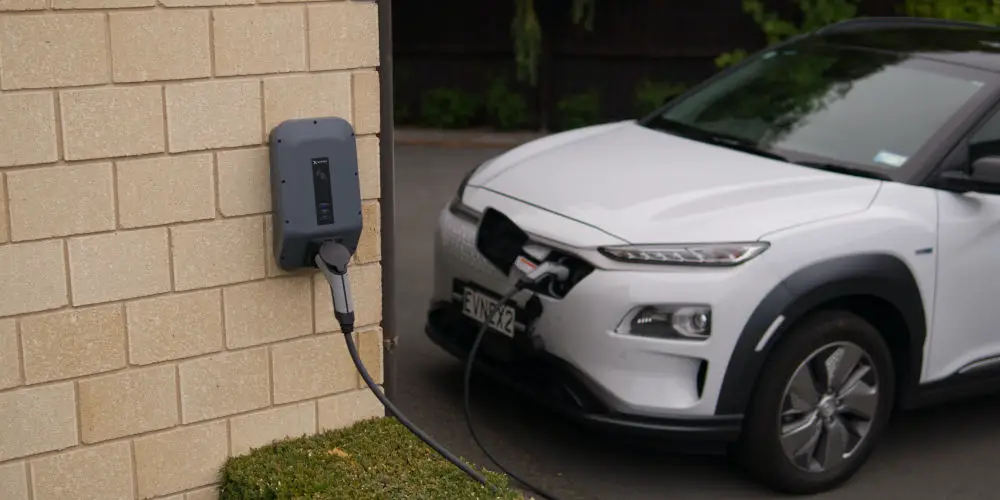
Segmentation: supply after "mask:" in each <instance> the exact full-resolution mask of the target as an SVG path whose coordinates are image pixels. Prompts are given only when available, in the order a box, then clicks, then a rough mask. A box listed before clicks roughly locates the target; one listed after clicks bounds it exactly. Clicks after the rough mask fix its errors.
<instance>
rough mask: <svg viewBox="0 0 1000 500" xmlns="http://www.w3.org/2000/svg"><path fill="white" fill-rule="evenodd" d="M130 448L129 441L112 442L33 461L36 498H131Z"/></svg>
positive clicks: (54, 499)
mask: <svg viewBox="0 0 1000 500" xmlns="http://www.w3.org/2000/svg"><path fill="white" fill-rule="evenodd" d="M129 448H130V447H129V444H128V443H111V444H106V445H102V446H94V447H92V448H84V449H82V450H75V451H70V452H66V453H62V454H59V455H54V456H50V457H44V458H39V459H38V460H34V461H32V462H31V490H32V492H34V498H35V500H63V499H65V500H76V499H81V498H106V499H112V498H115V499H125V498H129V499H130V498H132V494H133V489H132V453H131V450H130V449H129Z"/></svg>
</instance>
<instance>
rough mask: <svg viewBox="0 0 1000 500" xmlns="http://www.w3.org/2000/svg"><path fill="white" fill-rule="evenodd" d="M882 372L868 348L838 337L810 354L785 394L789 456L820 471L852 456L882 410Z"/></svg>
mask: <svg viewBox="0 0 1000 500" xmlns="http://www.w3.org/2000/svg"><path fill="white" fill-rule="evenodd" d="M878 378H879V374H878V373H877V370H876V369H875V365H874V364H873V363H872V360H871V358H870V357H869V355H868V353H866V352H865V351H864V349H862V348H861V347H859V346H858V345H856V344H853V343H850V342H836V343H832V344H827V345H826V346H823V347H821V348H820V349H817V350H816V351H814V352H813V353H812V354H810V355H809V356H808V357H807V358H806V360H805V361H803V362H802V363H801V364H800V365H799V367H798V368H797V369H796V370H795V373H794V374H793V375H792V378H791V380H789V382H788V384H787V385H786V387H785V392H784V394H783V397H782V408H781V413H780V416H779V422H778V426H779V428H778V429H779V436H780V440H781V446H782V449H783V450H784V452H785V457H786V458H788V460H789V461H790V462H791V463H792V464H794V465H795V466H796V467H798V468H799V469H801V470H804V471H807V472H813V473H818V472H825V471H828V470H831V469H834V468H836V467H837V466H838V465H840V464H842V463H843V462H844V461H845V460H848V459H849V458H850V457H851V456H853V455H854V453H856V452H857V451H858V450H859V449H860V448H861V445H862V443H864V441H865V438H866V437H867V436H868V433H869V430H870V429H871V425H872V422H874V419H875V415H876V412H877V411H879V408H878V406H879V404H878V403H879V385H878V384H879V380H878Z"/></svg>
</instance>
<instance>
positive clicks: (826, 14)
mask: <svg viewBox="0 0 1000 500" xmlns="http://www.w3.org/2000/svg"><path fill="white" fill-rule="evenodd" d="M860 1H861V0H795V3H796V5H798V7H799V10H800V11H802V22H801V23H800V24H798V25H796V24H795V23H792V22H791V21H787V20H785V19H781V18H780V17H778V15H777V14H776V13H774V12H771V11H767V10H765V9H764V2H763V1H762V0H743V12H745V13H747V14H749V15H750V16H751V17H752V18H753V20H754V22H755V23H757V26H759V27H760V29H761V31H763V32H764V36H765V37H766V38H767V44H768V45H774V44H776V43H779V42H782V41H785V40H787V39H789V38H791V37H793V36H796V35H799V34H802V33H807V32H810V31H813V30H817V29H819V28H822V27H823V26H826V25H828V24H831V23H835V22H838V21H844V20H846V19H850V18H852V17H854V16H855V15H857V12H858V2H860ZM932 1H933V0H932ZM970 1H971V0H970ZM747 55H748V53H747V51H746V50H743V49H739V50H735V51H732V52H727V53H724V54H721V55H720V56H719V57H717V58H716V59H715V64H716V66H718V67H720V68H725V67H728V66H732V65H734V64H736V63H738V62H740V61H742V60H743V59H744V58H745V57H746V56H747Z"/></svg>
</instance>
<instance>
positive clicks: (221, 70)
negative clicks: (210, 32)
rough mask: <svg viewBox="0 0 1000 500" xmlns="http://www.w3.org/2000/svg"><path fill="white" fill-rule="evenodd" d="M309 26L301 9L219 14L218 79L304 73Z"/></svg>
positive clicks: (234, 10)
mask: <svg viewBox="0 0 1000 500" xmlns="http://www.w3.org/2000/svg"><path fill="white" fill-rule="evenodd" d="M305 23H306V16H305V11H304V10H303V9H302V7H299V6H288V7H286V6H280V7H260V8H256V9H238V8H231V9H219V10H217V11H215V13H214V16H213V29H214V33H215V73H216V75H219V76H228V75H257V74H264V73H286V72H289V71H304V70H305V69H306V37H305V32H306V30H305V26H306V24H305Z"/></svg>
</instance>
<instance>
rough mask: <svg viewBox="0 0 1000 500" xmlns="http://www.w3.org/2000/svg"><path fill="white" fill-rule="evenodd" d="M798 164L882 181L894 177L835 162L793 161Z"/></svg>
mask: <svg viewBox="0 0 1000 500" xmlns="http://www.w3.org/2000/svg"><path fill="white" fill-rule="evenodd" d="M790 163H794V164H796V165H802V166H803V167H812V168H817V169H820V170H826V171H828V172H836V173H838V174H848V175H854V176H858V177H867V178H869V179H878V180H880V181H891V180H892V177H889V176H888V175H885V174H880V173H878V172H872V171H870V170H863V169H860V168H854V167H847V166H844V165H837V164H835V163H824V162H821V161H793V162H790Z"/></svg>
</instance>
